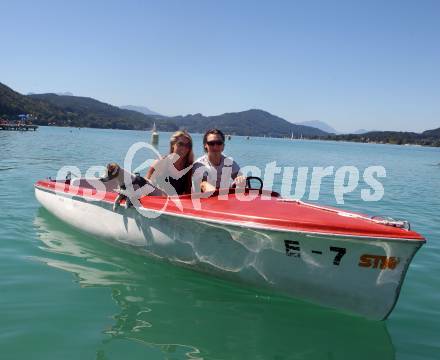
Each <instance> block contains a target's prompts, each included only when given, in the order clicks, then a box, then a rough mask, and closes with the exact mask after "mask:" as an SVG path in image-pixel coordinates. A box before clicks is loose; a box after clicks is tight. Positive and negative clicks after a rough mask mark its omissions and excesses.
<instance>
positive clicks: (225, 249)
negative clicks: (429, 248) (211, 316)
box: [35, 182, 424, 320]
mask: <svg viewBox="0 0 440 360" xmlns="http://www.w3.org/2000/svg"><path fill="white" fill-rule="evenodd" d="M35 195H36V198H37V199H38V201H39V202H40V203H41V204H42V205H43V206H44V207H45V208H46V209H47V210H48V211H50V212H51V213H53V214H54V215H55V216H57V217H58V218H60V219H61V220H63V221H65V222H67V223H68V224H70V225H72V226H74V227H76V228H78V229H81V230H83V231H86V232H88V233H90V234H93V235H96V236H98V237H102V238H106V239H111V240H116V241H119V242H122V243H125V244H129V245H132V246H137V247H140V248H142V249H144V250H146V251H147V252H148V253H150V254H152V255H155V256H158V257H162V258H165V259H167V260H169V261H171V262H174V263H177V264H180V265H184V266H190V267H192V268H194V269H196V270H199V271H203V272H209V273H214V274H216V275H220V276H223V277H225V278H230V279H234V280H238V281H241V282H244V283H247V284H252V285H256V286H260V287H264V288H269V289H273V290H275V291H276V292H279V293H284V294H287V295H290V296H292V297H295V298H298V299H303V300H306V301H310V302H313V303H316V304H320V305H324V306H328V307H332V308H335V309H340V310H344V311H348V312H350V313H354V314H359V315H362V316H365V317H367V318H371V319H377V320H380V319H385V318H386V317H387V316H388V315H389V313H390V312H391V311H392V309H393V307H394V305H395V303H396V301H397V299H398V296H399V292H400V287H401V285H402V282H403V280H404V277H405V273H406V271H407V269H408V266H409V264H410V262H411V260H412V258H413V256H414V254H415V253H416V252H417V250H418V249H419V248H420V246H421V245H422V244H423V243H424V239H423V238H422V237H420V236H419V237H418V238H417V237H416V238H412V237H414V235H412V232H410V233H411V236H408V238H404V237H400V238H399V237H398V238H392V237H386V236H382V237H379V236H371V237H369V236H360V235H350V234H348V231H347V234H343V233H330V232H319V231H317V230H316V229H315V230H314V231H305V230H303V229H294V228H282V227H280V226H275V225H274V226H272V227H270V226H268V225H266V226H264V224H262V223H261V222H258V221H257V220H258V219H256V220H255V221H250V220H249V219H247V220H246V221H238V220H234V219H226V218H225V219H220V218H218V216H217V215H218V214H217V215H215V216H214V215H212V216H206V214H205V215H204V216H203V217H202V215H200V216H197V214H195V213H194V212H192V211H187V212H185V211H183V212H180V213H179V212H178V211H171V210H170V211H168V210H166V211H164V213H162V214H161V215H160V216H158V217H156V218H154V217H151V216H143V215H148V214H149V213H150V215H151V214H153V213H155V212H157V209H156V208H155V206H153V205H152V206H150V207H148V206H145V205H144V204H143V205H144V206H142V207H141V208H140V209H138V210H139V211H137V210H136V209H134V208H129V209H125V208H121V207H120V208H118V209H117V210H116V211H113V209H112V206H113V204H112V201H111V199H109V198H107V199H106V198H105V199H103V200H99V201H95V200H94V195H93V194H92V195H90V196H84V194H79V195H76V196H72V194H71V193H70V189H69V186H66V187H64V189H61V190H60V189H56V187H54V186H51V184H50V183H49V182H39V183H37V184H36V187H35ZM205 200H207V201H208V199H205ZM289 205H292V206H293V204H289ZM274 206H275V205H274ZM277 206H278V205H277ZM283 206H285V205H283ZM211 212H212V209H211ZM318 230H319V229H318ZM402 231H404V230H402Z"/></svg>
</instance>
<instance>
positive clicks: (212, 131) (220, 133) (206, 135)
mask: <svg viewBox="0 0 440 360" xmlns="http://www.w3.org/2000/svg"><path fill="white" fill-rule="evenodd" d="M211 134H213V135H219V136H220V137H221V138H222V140H223V142H225V134H223V132H222V131H221V130H219V129H210V130H208V131H207V132H205V135H203V149H204V150H205V152H206V148H205V146H206V143H207V142H208V135H211Z"/></svg>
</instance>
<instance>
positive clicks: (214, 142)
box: [206, 140, 223, 146]
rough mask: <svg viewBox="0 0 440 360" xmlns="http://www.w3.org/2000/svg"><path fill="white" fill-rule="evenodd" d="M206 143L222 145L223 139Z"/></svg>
mask: <svg viewBox="0 0 440 360" xmlns="http://www.w3.org/2000/svg"><path fill="white" fill-rule="evenodd" d="M206 144H208V146H214V145H218V146H222V145H223V141H222V140H213V141H207V142H206Z"/></svg>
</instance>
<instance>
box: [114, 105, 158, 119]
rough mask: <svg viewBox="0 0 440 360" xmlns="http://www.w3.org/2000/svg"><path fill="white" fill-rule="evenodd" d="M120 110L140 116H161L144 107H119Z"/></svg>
mask: <svg viewBox="0 0 440 360" xmlns="http://www.w3.org/2000/svg"><path fill="white" fill-rule="evenodd" d="M120 108H121V109H124V110H131V111H137V112H140V113H141V114H144V115H158V116H162V115H161V114H159V113H157V112H155V111H153V110H150V109H149V108H147V107H146V106H135V105H124V106H120Z"/></svg>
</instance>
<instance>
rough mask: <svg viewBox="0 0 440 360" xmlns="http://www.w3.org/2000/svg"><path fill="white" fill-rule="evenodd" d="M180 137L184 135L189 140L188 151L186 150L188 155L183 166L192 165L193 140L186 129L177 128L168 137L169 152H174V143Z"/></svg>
mask: <svg viewBox="0 0 440 360" xmlns="http://www.w3.org/2000/svg"><path fill="white" fill-rule="evenodd" d="M180 137H184V138H185V139H187V140H188V141H189V145H190V146H189V151H188V155H187V156H186V161H185V167H187V166H189V165H192V163H193V162H194V153H193V150H192V148H193V146H192V145H193V141H192V137H191V135H190V134H189V133H188V132H187V131H186V130H179V131H176V132H175V133H174V134H173V135H171V137H170V154H171V153H173V152H174V145H175V144H176V143H177V141H178V140H179V138H180Z"/></svg>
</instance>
